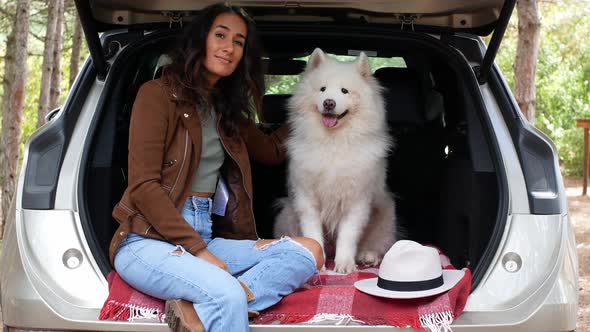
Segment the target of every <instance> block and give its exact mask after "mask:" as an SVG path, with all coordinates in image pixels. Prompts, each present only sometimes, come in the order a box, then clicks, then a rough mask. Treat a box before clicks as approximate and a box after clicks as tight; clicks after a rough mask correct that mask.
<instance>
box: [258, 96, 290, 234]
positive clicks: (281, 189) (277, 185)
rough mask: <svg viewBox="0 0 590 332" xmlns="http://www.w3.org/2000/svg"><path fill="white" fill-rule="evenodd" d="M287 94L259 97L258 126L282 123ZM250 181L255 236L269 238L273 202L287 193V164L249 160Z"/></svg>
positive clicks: (275, 213) (270, 127)
mask: <svg viewBox="0 0 590 332" xmlns="http://www.w3.org/2000/svg"><path fill="white" fill-rule="evenodd" d="M289 97H291V95H290V94H270V95H265V96H264V97H263V99H262V118H263V122H261V123H260V124H259V126H260V127H261V129H263V130H264V131H267V132H270V131H272V130H275V129H277V128H279V127H280V126H282V125H284V124H285V122H286V119H287V100H288V99H289ZM251 164H252V184H253V187H254V188H253V189H254V195H253V196H254V204H253V207H254V215H255V216H256V226H257V229H258V236H260V237H262V238H272V237H273V235H272V231H273V225H274V220H275V217H276V215H277V212H278V211H276V209H274V208H273V204H274V203H275V201H276V200H277V198H280V197H286V196H287V185H286V183H287V164H286V163H282V164H281V165H276V166H268V165H263V164H260V163H257V162H256V161H254V160H252V161H251Z"/></svg>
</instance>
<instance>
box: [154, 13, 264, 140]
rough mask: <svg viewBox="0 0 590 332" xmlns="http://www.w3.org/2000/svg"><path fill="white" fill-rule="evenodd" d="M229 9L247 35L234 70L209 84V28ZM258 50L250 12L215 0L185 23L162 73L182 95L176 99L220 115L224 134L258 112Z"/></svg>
mask: <svg viewBox="0 0 590 332" xmlns="http://www.w3.org/2000/svg"><path fill="white" fill-rule="evenodd" d="M223 13H233V14H236V15H238V16H240V17H241V18H242V19H243V20H244V22H245V23H246V26H247V29H248V31H247V33H248V35H247V37H246V43H245V45H244V53H243V56H242V60H241V61H240V63H239V64H238V66H237V68H236V70H235V71H234V72H233V73H232V74H231V75H229V76H227V77H222V78H221V79H219V81H218V82H217V84H216V85H215V86H214V87H209V85H208V82H207V78H206V77H207V76H206V74H207V70H206V69H205V67H204V66H203V61H204V59H205V52H206V50H207V47H206V42H207V35H208V34H209V30H210V29H211V27H212V25H213V21H214V20H215V18H216V17H217V16H219V15H220V14H223ZM260 56H261V51H260V44H259V42H258V35H257V33H256V26H255V24H254V21H253V20H252V19H251V18H250V16H249V15H248V14H247V13H246V12H245V11H244V10H243V9H242V8H240V7H237V6H230V5H227V4H224V3H218V4H214V5H211V6H208V7H206V8H205V9H203V11H202V12H201V13H199V15H198V17H197V18H196V19H195V20H194V21H192V22H191V23H190V24H189V25H187V26H186V28H185V29H184V32H183V34H182V36H181V38H180V40H179V45H178V47H177V48H176V51H175V52H174V53H173V54H172V64H171V65H170V66H168V68H166V70H165V71H164V73H163V79H164V81H166V82H167V84H169V85H170V87H171V88H172V90H173V91H174V92H175V93H177V94H180V95H181V96H182V98H181V100H180V102H185V103H189V104H194V105H199V106H200V107H199V108H201V107H206V109H209V108H210V107H211V106H213V107H214V108H215V111H216V112H217V113H218V114H219V115H221V125H222V127H223V130H224V132H225V133H226V134H228V135H233V134H234V133H235V132H236V130H237V129H238V123H239V121H240V120H241V119H243V118H244V117H246V118H250V119H252V118H253V117H254V112H260V110H261V107H262V95H263V93H264V76H263V75H262V67H261V61H260Z"/></svg>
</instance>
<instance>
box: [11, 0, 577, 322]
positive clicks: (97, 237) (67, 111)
mask: <svg viewBox="0 0 590 332" xmlns="http://www.w3.org/2000/svg"><path fill="white" fill-rule="evenodd" d="M211 2H213V1H209V0H201V1H196V0H174V1H155V0H145V1H134V0H76V6H77V9H78V12H79V14H80V17H81V21H82V24H83V27H84V32H85V35H86V39H87V42H88V46H89V50H90V53H91V56H90V58H89V59H88V60H87V61H86V63H85V65H84V67H83V69H82V70H81V72H80V73H79V75H78V77H77V79H76V82H75V84H74V85H73V87H72V89H71V91H70V93H69V96H68V98H67V100H66V102H65V104H64V106H63V107H62V108H61V110H59V111H58V112H55V113H52V114H51V115H50V118H51V119H50V121H49V123H47V124H46V125H45V126H43V127H42V128H41V129H39V130H38V131H37V132H36V133H35V134H34V135H33V136H32V137H31V139H30V140H29V142H28V143H27V145H26V149H25V154H24V162H23V166H22V170H21V172H20V177H19V181H18V188H17V192H16V198H15V199H14V201H13V203H12V208H11V210H10V213H9V214H8V221H7V225H6V227H7V228H6V231H5V235H4V242H3V248H2V254H1V255H2V256H1V257H0V266H1V270H0V292H1V303H0V306H1V309H2V316H1V318H2V321H3V324H5V326H4V331H7V330H8V331H13V329H25V330H26V329H51V330H93V331H99V330H100V331H166V330H167V329H168V328H167V326H166V325H165V324H162V323H155V322H126V321H124V322H118V321H101V320H99V319H98V314H99V311H100V308H101V306H102V305H103V303H104V301H105V299H106V297H107V295H108V285H107V281H106V275H107V274H108V273H109V272H110V271H111V269H112V268H111V267H110V266H109V263H108V259H107V253H108V244H109V241H110V239H111V236H112V234H113V232H114V230H115V226H116V224H115V221H114V220H113V219H112V218H111V210H112V208H113V206H114V204H115V203H116V202H117V201H118V199H119V198H120V196H121V194H122V192H123V190H124V188H125V187H126V176H127V140H128V128H129V117H130V112H131V106H132V104H133V101H134V98H135V94H136V92H137V89H138V88H139V86H140V85H141V84H142V83H144V82H146V81H148V80H150V79H154V78H157V77H159V75H160V74H161V69H162V67H163V66H164V65H165V64H166V63H167V61H168V60H167V59H168V58H167V56H166V53H167V52H168V51H169V50H170V49H171V48H172V47H173V41H174V37H175V36H176V35H178V32H179V28H180V27H181V26H182V25H183V22H187V21H190V20H191V19H192V17H193V16H194V14H195V13H196V12H198V11H199V9H201V8H203V7H204V6H206V5H208V4H210V3H211ZM233 4H235V5H240V6H243V7H245V8H246V9H247V10H248V11H249V12H250V13H251V14H252V16H253V17H254V18H255V20H256V21H257V22H258V27H259V30H260V33H261V38H262V42H263V45H264V50H265V57H264V59H263V61H264V64H265V66H266V70H267V74H268V87H269V88H268V93H267V95H266V96H265V98H264V112H263V115H262V116H261V117H260V119H259V122H260V123H259V125H260V126H261V127H263V128H264V129H265V130H269V131H271V130H273V128H275V127H276V125H278V124H279V125H280V124H281V123H282V122H284V119H285V113H284V112H285V100H286V99H287V98H289V93H290V91H291V90H290V89H291V87H292V86H293V84H294V82H296V80H297V75H298V74H299V73H300V72H301V70H302V68H303V66H304V65H305V57H306V56H308V55H309V54H310V52H311V51H312V50H313V49H314V48H315V47H321V48H322V49H323V50H325V51H326V52H328V53H330V54H333V55H334V56H337V57H342V58H346V57H350V56H355V55H357V54H358V53H359V52H360V51H364V52H365V53H366V54H367V55H369V56H370V58H371V64H372V66H373V69H374V70H375V76H376V77H378V79H379V81H380V83H381V84H382V85H383V86H384V87H385V88H386V92H385V97H386V101H387V110H388V116H387V118H388V123H389V127H390V129H391V132H392V134H393V136H394V137H395V139H396V142H397V143H396V148H395V150H394V151H393V153H392V154H391V156H390V157H389V168H388V177H387V182H388V185H389V186H390V188H391V190H392V191H393V192H394V193H395V196H396V202H397V214H398V219H399V220H400V221H399V223H400V225H401V227H402V228H403V229H404V234H405V235H406V237H407V238H409V239H413V240H416V241H419V242H422V243H431V244H434V245H436V246H437V247H439V248H440V249H441V250H442V251H443V252H444V253H445V254H447V256H449V258H450V259H451V262H452V263H453V265H454V266H455V267H457V268H464V267H467V268H469V269H470V270H471V271H472V272H473V284H472V291H471V294H470V295H469V297H468V301H467V304H466V307H465V310H464V312H463V314H462V315H461V316H459V317H458V318H457V319H456V320H455V321H454V322H453V325H452V328H453V330H454V331H478V332H480V331H573V330H575V328H576V318H577V310H578V305H577V300H578V267H577V266H578V260H577V256H576V246H575V242H574V236H573V231H572V225H571V223H570V221H569V219H568V211H567V204H566V195H565V192H564V188H563V182H562V178H561V175H560V171H559V167H558V161H557V160H558V159H557V155H556V150H555V147H554V146H553V144H552V143H551V141H550V140H549V139H548V138H547V137H546V136H545V135H543V134H542V133H540V132H539V131H537V130H536V129H535V128H533V127H532V126H530V125H529V124H528V123H527V122H526V121H525V120H524V119H523V117H522V115H521V114H520V111H519V109H518V106H517V104H516V102H515V100H514V98H513V96H512V94H511V92H510V89H509V87H508V86H507V85H506V82H505V81H504V80H503V78H502V74H501V73H500V71H499V70H498V68H497V67H496V66H495V65H494V56H495V55H496V52H497V51H498V48H499V46H500V42H501V39H502V36H503V33H504V31H505V28H506V26H507V24H508V20H509V18H510V15H511V12H512V10H513V8H514V4H515V0H507V1H503V0H485V1H465V0H446V1H427V0H420V1H402V0H370V1H367V0H364V1H342V0H329V1H326V0H323V1H315V0H301V1H298V0H293V1H290V0H289V1H256V0H252V1H233ZM490 34H491V39H490V42H489V45H487V46H486V45H485V44H484V42H483V40H482V38H481V37H480V36H486V35H490ZM252 172H253V179H254V187H255V191H256V192H255V194H254V198H255V201H254V210H255V215H256V224H257V229H258V234H259V235H260V236H261V237H269V235H270V234H272V225H273V224H272V223H273V218H274V213H275V212H273V211H272V210H271V209H269V206H271V205H272V202H273V201H274V200H275V199H276V198H277V197H281V196H282V195H284V194H285V185H284V179H285V169H284V166H279V167H273V168H270V167H265V166H262V165H257V164H253V165H252ZM335 328H336V327H335V326H309V325H304V324H303V325H252V331H275V330H277V331H283V330H285V331H311V330H313V331H316V330H317V331H323V330H326V331H327V330H330V331H331V330H334V329H335ZM338 329H341V330H343V331H369V330H392V331H398V330H399V331H401V330H404V331H406V330H409V329H393V328H391V327H383V326H379V327H378V326H340V327H338Z"/></svg>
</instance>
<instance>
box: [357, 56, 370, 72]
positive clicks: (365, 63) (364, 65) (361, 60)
mask: <svg viewBox="0 0 590 332" xmlns="http://www.w3.org/2000/svg"><path fill="white" fill-rule="evenodd" d="M356 69H357V70H358V71H359V73H360V74H361V76H363V77H369V76H371V66H370V65H369V58H367V55H366V54H365V52H361V54H359V56H358V58H357V59H356Z"/></svg>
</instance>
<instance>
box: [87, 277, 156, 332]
mask: <svg viewBox="0 0 590 332" xmlns="http://www.w3.org/2000/svg"><path fill="white" fill-rule="evenodd" d="M107 281H108V282H109V296H108V297H107V299H106V301H104V304H103V306H102V309H101V310H100V315H99V316H98V319H103V320H104V319H108V320H127V321H134V320H140V319H147V320H156V321H160V322H164V301H162V300H160V299H157V298H155V297H151V296H149V295H147V294H144V293H142V292H140V291H138V290H136V289H134V288H131V286H129V285H128V284H127V283H126V282H125V281H123V279H121V277H119V274H118V273H117V272H115V271H112V272H110V273H109V275H108V276H107Z"/></svg>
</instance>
